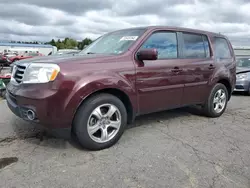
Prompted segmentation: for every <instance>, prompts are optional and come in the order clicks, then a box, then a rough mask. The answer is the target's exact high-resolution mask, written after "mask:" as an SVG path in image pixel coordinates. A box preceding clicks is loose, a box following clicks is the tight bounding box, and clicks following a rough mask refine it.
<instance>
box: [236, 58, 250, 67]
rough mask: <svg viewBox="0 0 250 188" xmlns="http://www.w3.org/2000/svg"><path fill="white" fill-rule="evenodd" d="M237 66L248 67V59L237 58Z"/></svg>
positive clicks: (249, 65)
mask: <svg viewBox="0 0 250 188" xmlns="http://www.w3.org/2000/svg"><path fill="white" fill-rule="evenodd" d="M237 66H238V67H250V58H238V59H237Z"/></svg>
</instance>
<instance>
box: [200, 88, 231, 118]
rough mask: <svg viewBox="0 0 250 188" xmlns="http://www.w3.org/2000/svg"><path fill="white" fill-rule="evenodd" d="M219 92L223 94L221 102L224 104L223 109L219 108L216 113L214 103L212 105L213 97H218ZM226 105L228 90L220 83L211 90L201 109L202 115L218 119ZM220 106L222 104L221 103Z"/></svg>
mask: <svg viewBox="0 0 250 188" xmlns="http://www.w3.org/2000/svg"><path fill="white" fill-rule="evenodd" d="M219 91H223V92H224V94H225V99H223V101H224V102H225V103H223V104H224V106H223V108H219V109H220V110H219V109H218V110H217V111H216V110H215V106H214V105H215V103H214V100H215V97H217V96H218V92H219ZM227 103H228V90H227V88H226V86H225V85H224V84H221V83H217V84H216V85H215V86H214V87H213V89H212V90H211V92H210V95H209V97H208V99H207V101H206V103H205V105H204V107H203V110H204V114H205V116H207V117H211V118H217V117H220V116H221V115H222V114H223V113H224V111H225V110H226V107H227ZM221 104H222V103H221Z"/></svg>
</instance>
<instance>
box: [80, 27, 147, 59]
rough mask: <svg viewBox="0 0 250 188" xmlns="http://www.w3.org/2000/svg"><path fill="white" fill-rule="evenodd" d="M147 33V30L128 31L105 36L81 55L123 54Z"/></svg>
mask: <svg viewBox="0 0 250 188" xmlns="http://www.w3.org/2000/svg"><path fill="white" fill-rule="evenodd" d="M145 31H146V30H145V29H127V30H119V31H115V32H112V33H108V34H105V35H103V36H101V37H99V38H98V39H97V40H95V41H94V42H93V43H91V44H90V45H89V46H88V47H87V48H85V49H84V50H83V51H81V52H80V54H121V53H123V52H125V51H127V50H128V49H129V47H130V46H131V45H132V44H134V42H135V41H136V40H137V39H138V38H139V37H140V36H141V35H142V34H143V33H144V32H145Z"/></svg>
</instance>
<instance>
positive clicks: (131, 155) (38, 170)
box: [0, 95, 250, 188]
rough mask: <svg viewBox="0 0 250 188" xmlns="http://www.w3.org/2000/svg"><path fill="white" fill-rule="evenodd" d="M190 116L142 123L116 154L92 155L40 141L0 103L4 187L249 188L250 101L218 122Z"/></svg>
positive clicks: (241, 99)
mask: <svg viewBox="0 0 250 188" xmlns="http://www.w3.org/2000/svg"><path fill="white" fill-rule="evenodd" d="M190 112H192V110H191V111H190V110H189V109H181V110H174V111H168V112H162V113H157V114H152V115H147V116H143V117H140V118H138V119H137V120H136V122H135V124H134V125H133V126H132V127H131V128H129V129H128V130H127V131H126V132H125V134H124V135H123V137H122V138H121V140H120V141H119V143H118V144H116V145H115V146H114V147H112V148H109V149H106V150H102V151H98V152H89V151H84V150H81V149H80V148H79V147H78V145H77V144H75V143H72V142H68V141H64V140H59V139H54V138H52V137H45V138H44V140H42V141H41V140H40V139H38V138H36V135H37V133H39V132H41V131H40V130H39V129H37V128H35V127H34V126H32V125H29V124H27V123H26V122H23V121H21V120H19V119H18V118H15V117H14V116H13V115H12V114H11V113H10V112H9V111H8V109H7V107H6V104H5V102H4V101H0V114H1V115H0V116H1V119H0V154H1V155H0V157H2V158H6V159H0V168H1V169H0V177H1V181H0V187H18V188H19V187H37V188H38V187H98V188H99V187H108V188H111V187H115V188H117V187H174V188H182V187H183V188H188V187H190V188H191V187H194V188H198V187H201V188H206V187H207V188H217V187H218V188H219V187H225V188H231V187H237V188H241V187H242V188H243V187H244V188H249V187H250V157H249V156H250V97H247V96H241V95H238V96H234V97H233V98H232V100H231V101H230V103H229V106H228V109H227V111H226V112H225V114H224V115H223V116H222V117H221V118H218V119H208V118H205V117H201V116H198V115H194V113H193V112H192V113H190ZM11 157H12V158H11ZM7 159H8V160H7ZM7 164H9V165H8V166H5V165H7Z"/></svg>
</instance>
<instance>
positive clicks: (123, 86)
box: [64, 72, 137, 119]
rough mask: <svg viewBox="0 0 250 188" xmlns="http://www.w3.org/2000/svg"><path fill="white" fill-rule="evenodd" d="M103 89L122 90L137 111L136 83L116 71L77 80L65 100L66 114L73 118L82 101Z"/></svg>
mask: <svg viewBox="0 0 250 188" xmlns="http://www.w3.org/2000/svg"><path fill="white" fill-rule="evenodd" d="M103 89H117V90H120V91H122V92H123V93H125V94H126V95H127V96H128V97H129V99H130V102H131V104H132V105H133V109H134V111H135V112H136V111H137V105H136V104H137V95H136V90H135V86H134V83H131V82H129V81H128V80H126V79H125V78H124V77H122V76H120V75H118V74H116V73H110V72H108V74H104V75H97V74H95V75H94V76H93V74H92V75H89V76H87V77H83V78H82V79H80V80H78V81H76V82H75V85H74V87H73V89H72V91H71V92H70V94H69V96H68V97H67V100H65V104H64V112H65V114H67V115H69V118H71V119H73V117H74V114H75V112H76V111H77V109H78V107H79V106H80V105H81V104H82V102H83V101H84V100H85V99H86V98H87V97H89V96H90V95H91V94H93V93H95V92H98V91H100V90H103Z"/></svg>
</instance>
